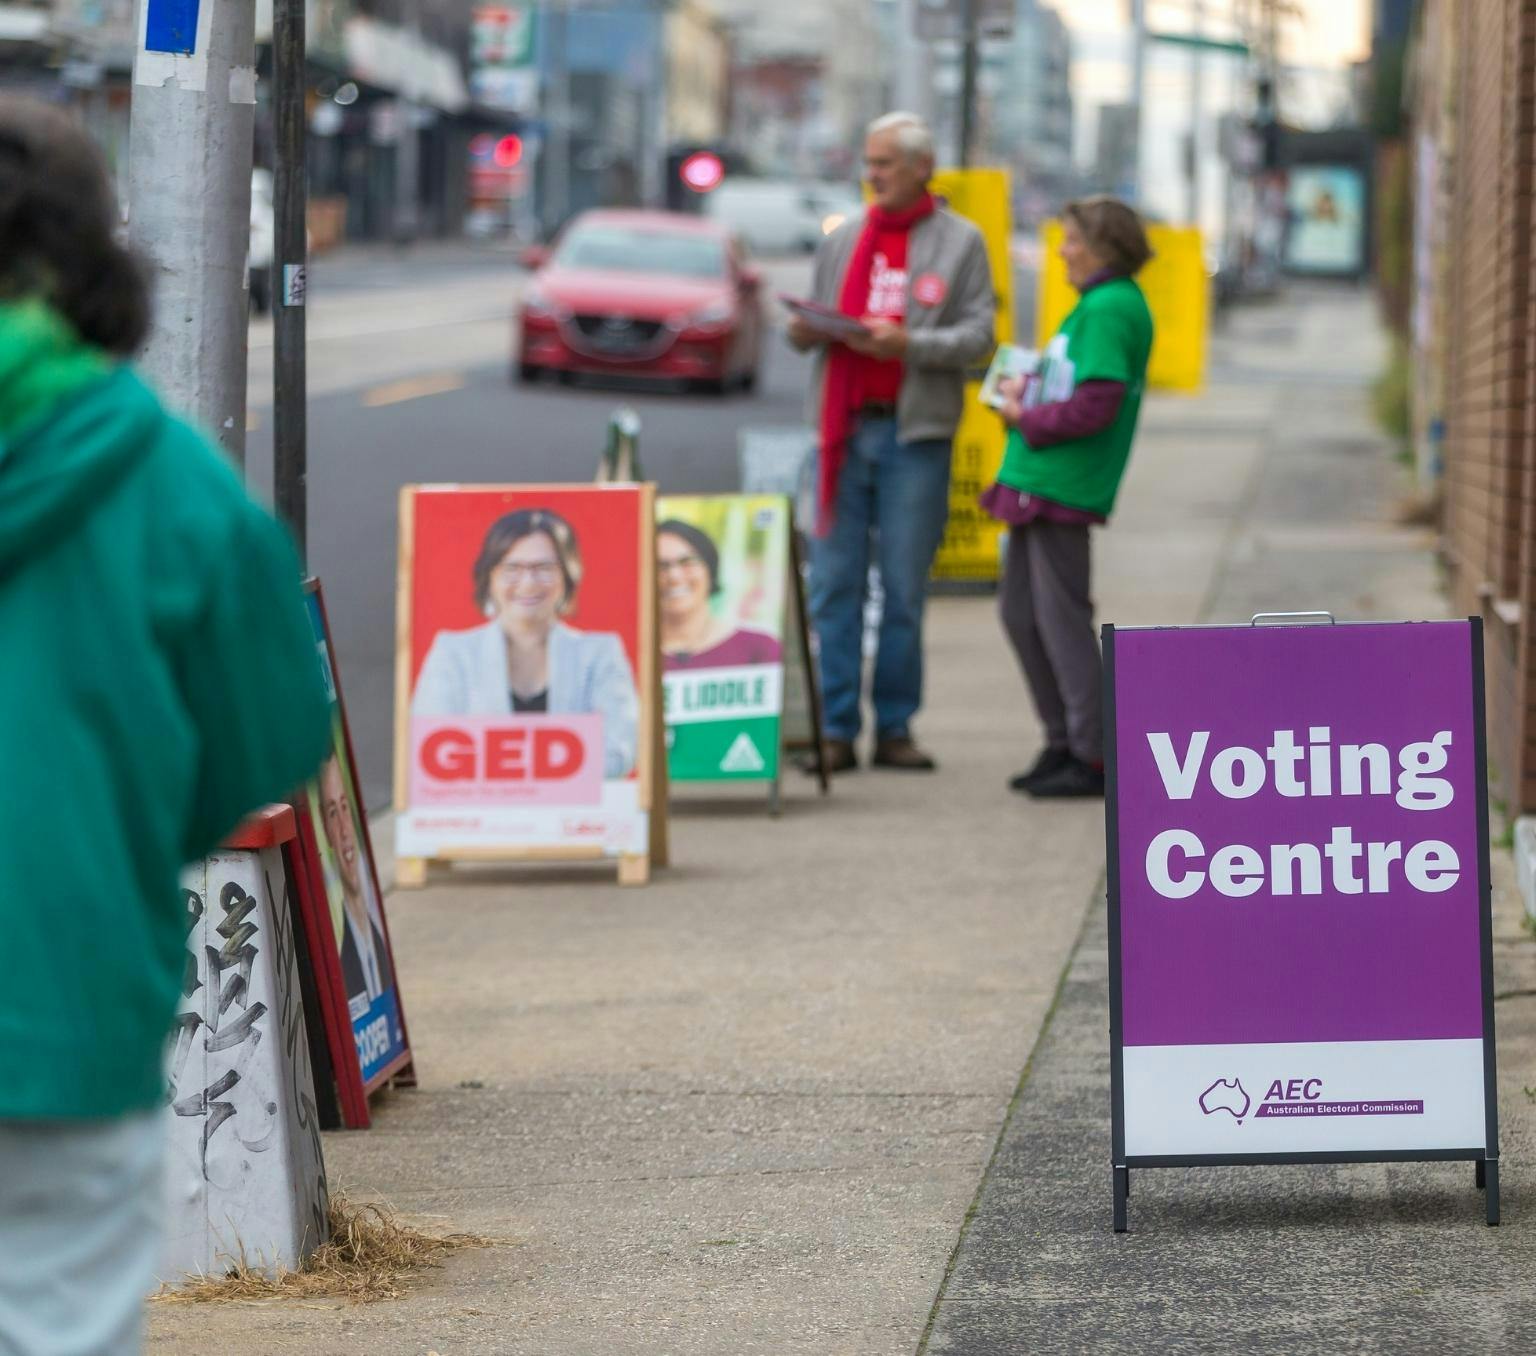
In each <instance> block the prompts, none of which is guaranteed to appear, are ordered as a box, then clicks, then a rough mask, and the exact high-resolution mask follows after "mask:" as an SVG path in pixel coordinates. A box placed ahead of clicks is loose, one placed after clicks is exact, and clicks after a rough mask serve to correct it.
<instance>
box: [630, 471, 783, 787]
mask: <svg viewBox="0 0 1536 1356" xmlns="http://www.w3.org/2000/svg"><path fill="white" fill-rule="evenodd" d="M656 516H657V518H658V519H659V521H658V523H657V525H656V577H657V584H658V587H659V589H660V597H661V604H660V614H659V616H660V636H661V662H662V673H663V684H664V692H665V697H664V701H665V707H666V718H667V746H668V767H669V771H670V773H671V776H672V779H673V780H674V781H772V780H774V779H775V778H776V777H777V776H778V774H779V749H780V745H781V742H782V741H781V735H780V716H781V713H782V711H783V704H784V703H783V699H784V622H785V597H786V594H787V592H788V587H787V586H788V584H789V577H790V576H789V532H790V523H789V500H788V499H786V498H784V497H783V496H782V495H736V494H732V495H711V496H708V497H697V498H663V499H659V500H657V504H656Z"/></svg>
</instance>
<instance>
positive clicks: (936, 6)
mask: <svg viewBox="0 0 1536 1356" xmlns="http://www.w3.org/2000/svg"><path fill="white" fill-rule="evenodd" d="M971 2H972V3H974V4H975V6H976V36H977V37H979V38H996V39H1002V38H1011V37H1012V36H1013V24H1014V0H971ZM966 4H967V0H918V4H917V8H916V9H915V11H914V12H913V15H912V27H913V32H914V33H915V34H916V35H917V36H918V37H919V38H921V39H922V40H923V41H924V42H961V41H963V40H964V38H965V10H966Z"/></svg>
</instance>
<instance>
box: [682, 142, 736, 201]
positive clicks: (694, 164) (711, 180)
mask: <svg viewBox="0 0 1536 1356" xmlns="http://www.w3.org/2000/svg"><path fill="white" fill-rule="evenodd" d="M677 173H678V177H679V178H681V179H682V181H683V182H684V183H685V184H687V185H688V187H689V188H691V189H692V190H693V191H694V192H695V193H708V192H709V191H710V190H711V189H715V188H719V187H720V181H721V180H722V179H724V178H725V162H724V161H723V160H721V159H720V157H719V156H718V155H716V154H715V153H714V152H713V151H695V152H694V153H693V154H692V155H690V156H689V157H688V158H687V159H686V160H684V161H683V163H682V164H681V165H680V166H678V171H677Z"/></svg>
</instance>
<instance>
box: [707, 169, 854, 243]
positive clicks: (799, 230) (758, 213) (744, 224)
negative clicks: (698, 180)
mask: <svg viewBox="0 0 1536 1356" xmlns="http://www.w3.org/2000/svg"><path fill="white" fill-rule="evenodd" d="M857 206H858V196H857V195H856V194H855V193H854V191H853V190H852V189H851V188H850V189H844V188H842V187H841V186H840V185H835V184H823V183H810V182H802V181H797V180H793V179H735V178H727V179H726V181H725V182H724V183H723V184H721V185H720V187H719V188H717V189H715V190H714V192H712V193H711V194H710V195H709V197H708V198H706V199H705V201H704V212H705V215H706V216H709V217H711V218H713V219H714V220H715V221H718V222H720V223H721V224H722V225H724V226H726V227H728V228H729V229H730V231H731V232H732V234H734V235H737V236H740V237H741V238H742V239H743V240H745V241H746V243H747V245H748V247H749V248H750V249H751V250H752V252H753V253H754V254H797V253H809V252H810V251H812V250H814V249H815V248H816V246H817V245H819V244H820V243H821V238H822V235H823V234H824V230H825V223H826V222H827V221H828V219H829V218H831V217H833V216H837V221H834V222H833V223H832V224H833V226H835V225H837V222H838V221H841V220H842V216H841V215H838V214H839V212H842V213H843V214H846V212H847V211H850V210H854V209H856V208H857Z"/></svg>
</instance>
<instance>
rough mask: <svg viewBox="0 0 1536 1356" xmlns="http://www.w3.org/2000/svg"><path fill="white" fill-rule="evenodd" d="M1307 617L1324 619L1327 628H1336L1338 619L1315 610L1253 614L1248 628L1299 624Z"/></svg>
mask: <svg viewBox="0 0 1536 1356" xmlns="http://www.w3.org/2000/svg"><path fill="white" fill-rule="evenodd" d="M1308 617H1312V618H1318V617H1321V618H1324V619H1326V621H1327V622H1328V625H1329V626H1337V625H1338V624H1339V619H1338V618H1337V617H1335V616H1334V615H1333V613H1331V612H1324V611H1322V610H1320V609H1319V610H1317V611H1314V612H1255V613H1254V614H1253V616H1251V617H1249V618H1248V625H1249V626H1269V625H1271V624H1272V623H1274V622H1299V621H1302V620H1304V619H1306V618H1308Z"/></svg>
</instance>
